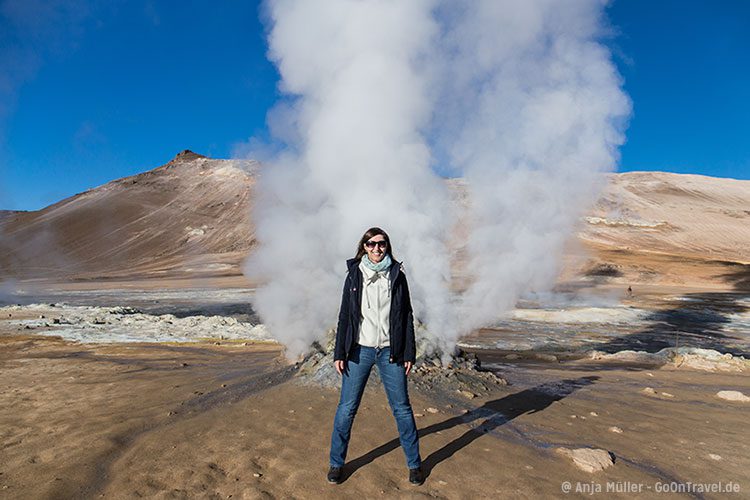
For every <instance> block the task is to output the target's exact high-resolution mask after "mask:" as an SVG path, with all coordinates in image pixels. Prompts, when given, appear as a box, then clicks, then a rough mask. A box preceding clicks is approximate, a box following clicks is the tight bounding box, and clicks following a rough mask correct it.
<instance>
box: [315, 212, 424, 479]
mask: <svg viewBox="0 0 750 500" xmlns="http://www.w3.org/2000/svg"><path fill="white" fill-rule="evenodd" d="M347 266H348V268H349V272H348V273H347V276H346V281H345V282H344V293H343V296H342V298H341V309H340V311H339V322H338V328H337V330H336V348H335V351H334V358H333V359H334V363H335V365H336V371H337V372H338V373H339V375H341V376H342V383H341V400H340V401H339V406H338V408H337V409H336V417H335V418H334V421H333V435H332V437H331V458H330V464H331V468H330V469H329V471H328V481H329V482H331V483H340V482H341V479H342V468H343V466H344V461H345V459H346V450H347V447H348V445H349V437H350V436H351V429H352V422H354V416H355V415H356V413H357V408H358V407H359V402H360V401H361V400H362V393H363V392H364V390H365V385H366V384H367V379H368V377H369V376H370V370H371V369H372V367H373V365H377V367H378V372H379V373H380V379H381V380H382V381H383V387H385V392H386V395H387V396H388V403H389V404H390V405H391V410H392V412H393V416H394V417H395V418H396V425H397V426H398V434H399V439H400V441H401V447H402V448H403V449H404V454H405V455H406V462H407V465H408V467H409V481H410V482H411V483H412V484H422V483H423V482H424V475H423V474H422V460H421V458H420V457H419V437H418V436H417V426H416V425H415V423H414V414H413V413H412V409H411V404H410V403H409V394H408V392H407V384H406V376H407V375H409V372H410V371H411V368H412V365H413V364H414V360H415V357H416V348H415V341H414V317H413V314H412V309H411V300H410V298H409V286H408V285H407V283H406V276H405V275H404V273H403V271H402V270H401V264H400V263H399V262H396V260H395V258H394V257H393V253H392V248H391V242H390V239H389V238H388V235H387V234H386V232H385V231H383V230H382V229H380V228H378V227H373V228H370V229H368V230H367V232H366V233H365V234H364V235H363V236H362V239H361V240H360V242H359V246H358V247H357V254H356V256H355V257H354V258H353V259H349V260H348V261H347ZM374 430H375V431H376V432H379V431H380V430H379V429H374Z"/></svg>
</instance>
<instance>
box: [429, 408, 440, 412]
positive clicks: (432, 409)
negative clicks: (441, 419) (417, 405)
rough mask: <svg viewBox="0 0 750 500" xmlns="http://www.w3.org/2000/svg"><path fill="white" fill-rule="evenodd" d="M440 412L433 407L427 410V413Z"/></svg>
mask: <svg viewBox="0 0 750 500" xmlns="http://www.w3.org/2000/svg"><path fill="white" fill-rule="evenodd" d="M439 411H440V410H438V409H437V408H432V407H430V408H427V413H438V412H439Z"/></svg>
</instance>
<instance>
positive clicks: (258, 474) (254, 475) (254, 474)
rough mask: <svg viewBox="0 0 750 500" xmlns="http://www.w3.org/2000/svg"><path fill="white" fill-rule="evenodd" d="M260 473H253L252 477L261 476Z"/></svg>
mask: <svg viewBox="0 0 750 500" xmlns="http://www.w3.org/2000/svg"><path fill="white" fill-rule="evenodd" d="M262 475H263V474H261V473H260V472H255V473H253V477H261V476H262Z"/></svg>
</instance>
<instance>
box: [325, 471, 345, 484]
mask: <svg viewBox="0 0 750 500" xmlns="http://www.w3.org/2000/svg"><path fill="white" fill-rule="evenodd" d="M342 472H343V467H331V468H330V469H328V482H329V483H331V484H339V483H340V482H341V477H342V475H343V474H342Z"/></svg>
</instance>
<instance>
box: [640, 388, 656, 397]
mask: <svg viewBox="0 0 750 500" xmlns="http://www.w3.org/2000/svg"><path fill="white" fill-rule="evenodd" d="M641 392H642V393H643V394H648V395H649V396H653V395H655V394H656V391H655V390H654V388H653V387H644V388H643V390H641Z"/></svg>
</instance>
